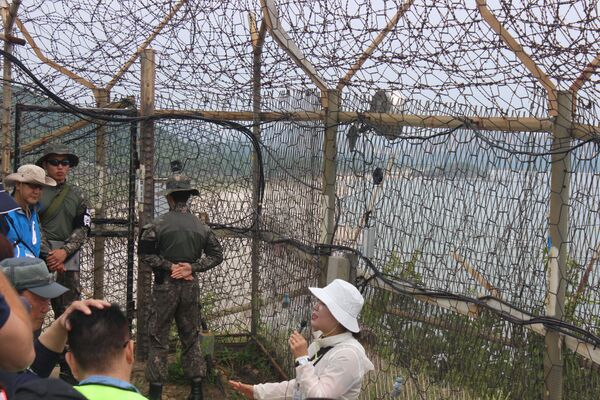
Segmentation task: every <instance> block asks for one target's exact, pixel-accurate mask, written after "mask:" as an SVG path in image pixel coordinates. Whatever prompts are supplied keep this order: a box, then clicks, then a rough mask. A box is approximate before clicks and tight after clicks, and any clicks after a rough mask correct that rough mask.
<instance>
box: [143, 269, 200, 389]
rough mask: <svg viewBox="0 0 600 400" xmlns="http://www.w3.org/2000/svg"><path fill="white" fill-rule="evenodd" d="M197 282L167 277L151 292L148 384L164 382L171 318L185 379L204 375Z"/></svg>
mask: <svg viewBox="0 0 600 400" xmlns="http://www.w3.org/2000/svg"><path fill="white" fill-rule="evenodd" d="M199 295H200V287H199V285H198V280H197V278H196V277H194V280H193V281H186V280H183V279H172V278H170V277H166V278H165V280H164V282H163V283H161V284H155V285H154V287H153V289H152V308H151V311H150V318H149V323H148V326H149V329H150V332H149V333H150V335H149V337H150V354H149V357H148V363H147V365H146V378H147V379H148V381H149V382H160V383H162V382H166V379H167V356H168V353H169V332H170V329H171V324H172V322H173V319H175V323H176V325H177V332H178V334H179V340H180V342H181V347H182V351H181V364H182V366H183V371H184V374H185V376H186V378H189V379H192V378H200V377H204V376H205V375H206V362H205V360H204V357H203V356H202V352H201V349H200V305H199V299H198V296H199Z"/></svg>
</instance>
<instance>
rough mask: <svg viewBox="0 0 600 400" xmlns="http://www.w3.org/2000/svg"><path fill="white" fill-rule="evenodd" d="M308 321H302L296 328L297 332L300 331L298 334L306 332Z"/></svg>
mask: <svg viewBox="0 0 600 400" xmlns="http://www.w3.org/2000/svg"><path fill="white" fill-rule="evenodd" d="M306 324H307V322H306V320H305V319H303V320H302V321H300V323H299V324H298V326H297V327H296V331H298V333H302V331H303V330H304V328H306Z"/></svg>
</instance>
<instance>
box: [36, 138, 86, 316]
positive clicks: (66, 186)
mask: <svg viewBox="0 0 600 400" xmlns="http://www.w3.org/2000/svg"><path fill="white" fill-rule="evenodd" d="M36 164H37V165H38V166H40V167H42V168H44V169H45V170H46V173H47V175H48V176H49V177H51V178H52V179H54V180H55V181H56V183H57V185H56V186H55V187H50V188H47V189H46V190H44V191H43V192H42V197H41V199H40V212H39V214H40V224H41V227H42V248H41V258H43V259H45V261H46V264H47V265H48V269H50V271H52V272H56V273H57V276H56V281H57V282H58V283H60V284H61V285H63V286H65V287H67V288H68V289H69V291H68V292H66V293H65V294H64V295H62V296H60V297H58V298H56V299H53V300H52V309H53V310H54V318H58V317H59V316H60V315H61V314H62V313H63V312H64V311H65V309H66V308H67V307H68V306H69V304H71V303H72V302H73V301H75V300H79V299H80V297H81V286H80V281H79V249H80V248H81V246H82V245H83V244H84V243H85V241H86V240H87V237H88V233H89V231H90V223H91V218H90V211H89V208H88V205H87V202H86V200H85V197H84V196H83V194H82V193H81V190H80V189H79V188H78V187H77V186H75V185H73V184H71V183H68V182H67V177H68V175H69V172H70V171H71V168H74V167H76V166H77V164H79V157H77V156H76V155H75V154H73V153H72V152H70V151H69V148H68V147H67V146H65V145H62V144H56V145H50V146H48V147H47V148H46V149H45V150H44V154H43V155H42V157H40V159H39V160H38V161H37V163H36Z"/></svg>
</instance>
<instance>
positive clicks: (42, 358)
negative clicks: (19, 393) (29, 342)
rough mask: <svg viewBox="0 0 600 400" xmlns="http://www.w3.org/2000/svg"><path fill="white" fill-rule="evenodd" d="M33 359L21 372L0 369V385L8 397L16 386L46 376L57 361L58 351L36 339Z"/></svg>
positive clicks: (12, 393)
mask: <svg viewBox="0 0 600 400" xmlns="http://www.w3.org/2000/svg"><path fill="white" fill-rule="evenodd" d="M33 347H34V349H35V359H34V360H33V364H31V367H29V368H28V369H26V370H25V371H22V372H4V371H0V386H2V387H3V388H4V389H5V390H6V394H7V395H8V398H9V399H12V398H13V396H14V394H15V391H16V390H17V388H19V387H20V386H22V385H23V384H25V383H27V382H31V381H33V380H37V379H40V378H47V377H49V376H50V374H51V373H52V370H53V369H54V367H55V366H56V364H57V363H58V359H59V357H60V353H55V352H53V351H52V350H50V349H48V348H46V347H44V345H43V344H41V343H40V341H39V340H38V339H35V340H34V341H33Z"/></svg>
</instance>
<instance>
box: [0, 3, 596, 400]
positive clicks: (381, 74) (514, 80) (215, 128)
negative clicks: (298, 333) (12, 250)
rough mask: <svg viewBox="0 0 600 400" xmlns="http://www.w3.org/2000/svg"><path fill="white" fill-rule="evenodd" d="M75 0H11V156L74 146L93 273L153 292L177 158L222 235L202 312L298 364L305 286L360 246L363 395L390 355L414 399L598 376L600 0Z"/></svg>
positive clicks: (377, 389)
mask: <svg viewBox="0 0 600 400" xmlns="http://www.w3.org/2000/svg"><path fill="white" fill-rule="evenodd" d="M13 3H20V2H14V1H13ZM75 3H76V4H77V7H73V6H72V4H74V3H73V2H66V1H64V0H56V1H43V2H42V1H41V0H39V1H34V2H28V3H27V4H23V5H21V7H20V8H19V10H18V13H17V16H18V17H17V19H16V20H15V24H16V27H17V29H16V30H15V35H16V36H21V37H23V38H25V39H26V41H27V44H26V46H24V47H16V46H15V49H14V54H15V55H16V56H17V59H16V60H13V63H14V65H15V67H16V68H14V70H13V75H12V76H7V75H6V73H5V82H6V83H5V86H4V93H7V90H10V89H12V91H13V97H14V99H13V104H16V103H19V104H22V105H21V106H18V107H17V106H15V107H14V108H13V110H12V111H16V113H11V114H10V115H11V116H12V119H11V120H9V121H6V119H5V120H4V126H5V127H6V126H12V127H11V129H10V132H9V133H10V134H9V135H8V136H9V137H14V138H15V141H14V142H13V144H16V147H14V148H12V147H11V148H10V149H9V148H7V144H6V141H5V146H4V152H3V154H4V158H5V159H6V154H7V150H12V151H13V155H14V159H16V160H18V162H26V161H32V160H34V159H35V158H36V156H37V155H39V153H40V151H41V149H42V147H43V146H44V145H45V144H46V143H48V142H53V141H63V142H67V143H68V144H69V145H71V146H72V147H74V148H75V149H76V151H77V152H78V154H79V155H80V157H81V159H82V163H81V165H80V166H79V167H78V168H77V169H75V170H74V171H73V180H74V181H75V183H77V184H79V185H80V186H82V187H83V188H84V189H85V191H86V194H87V195H88V197H89V199H90V201H91V203H92V205H93V206H94V209H95V211H94V212H95V214H94V219H95V220H94V230H93V231H94V232H95V234H94V236H93V237H92V238H90V240H89V241H88V244H87V245H86V249H85V257H84V269H85V275H84V284H85V288H86V291H87V293H89V294H95V295H104V296H106V297H108V298H109V299H111V300H117V301H119V302H121V303H122V304H126V305H127V306H128V308H129V310H130V312H131V315H132V317H136V316H139V315H141V314H140V311H143V310H142V309H140V304H135V303H134V299H137V298H140V297H139V296H140V293H136V289H137V288H138V287H139V286H137V282H136V278H137V276H136V273H137V272H138V269H137V268H138V265H137V258H136V257H135V238H136V228H139V226H137V225H139V221H140V220H139V219H137V220H136V219H135V218H136V215H138V214H139V215H141V213H142V212H143V210H142V209H141V207H142V204H144V205H147V204H148V201H151V202H152V201H153V202H154V207H153V210H152V211H153V215H154V216H156V215H159V214H161V213H162V212H164V211H166V209H167V204H166V202H165V201H164V200H163V199H162V198H161V197H160V196H158V195H157V194H158V192H159V191H160V190H161V189H162V186H163V182H164V178H165V177H166V176H167V175H168V174H169V173H170V162H171V161H174V160H180V161H181V162H182V165H183V166H184V172H185V173H186V174H188V175H190V176H191V177H192V179H193V181H194V183H195V185H196V186H197V187H198V189H199V190H200V192H201V196H199V198H198V199H197V200H195V201H194V202H193V203H192V209H193V211H194V213H197V214H199V215H202V216H203V217H205V216H206V217H207V218H208V220H209V222H210V223H211V226H212V227H213V229H215V231H216V232H217V234H218V235H219V236H220V238H221V241H222V243H223V246H224V250H225V261H224V263H223V264H222V265H220V266H219V267H217V268H215V269H214V270H212V271H210V272H208V273H205V274H203V275H202V276H201V287H202V302H203V310H202V313H203V315H204V318H205V320H206V321H207V323H208V325H209V327H210V328H211V329H212V330H213V331H214V332H216V333H218V334H221V335H226V336H236V335H240V336H244V337H250V336H252V337H254V338H256V339H257V340H258V341H259V342H260V343H261V346H263V347H264V348H265V350H266V351H267V352H268V353H269V354H273V355H274V356H275V359H276V361H277V362H278V363H279V364H280V365H281V370H282V372H283V373H287V374H288V375H291V376H293V369H292V365H291V356H290V354H289V350H288V349H287V344H286V343H287V340H286V338H287V336H288V334H289V332H290V329H292V328H294V327H296V326H297V325H298V323H299V322H300V321H301V320H305V319H307V318H308V317H309V315H310V299H309V295H308V291H307V290H306V288H307V287H308V286H315V285H322V284H323V283H324V282H325V278H326V275H327V273H328V271H329V272H330V273H331V271H332V268H331V267H330V268H328V267H327V266H328V264H329V265H330V266H331V265H332V261H333V260H334V259H335V260H336V262H337V261H339V260H340V259H343V260H345V262H347V263H342V264H343V265H349V266H350V268H349V270H350V273H349V275H350V279H351V280H352V281H353V282H354V283H356V284H357V285H358V287H359V288H360V289H361V290H362V292H363V294H364V296H365V299H366V303H365V307H364V309H363V313H362V318H361V322H362V324H363V331H362V337H361V341H362V342H363V344H364V345H365V348H366V349H367V351H368V353H369V356H370V358H371V359H372V360H373V362H374V364H375V365H376V370H375V371H374V372H372V373H370V374H369V375H368V376H367V378H366V380H365V385H364V390H363V394H362V398H365V399H376V398H389V397H390V396H391V395H392V389H393V387H394V381H395V380H396V378H402V381H403V382H404V384H403V385H402V386H401V388H400V389H399V394H398V396H399V398H406V399H413V398H414V399H428V398H432V399H433V398H435V399H480V398H482V399H525V398H526V399H536V398H542V397H543V398H552V399H557V398H582V399H587V398H594V397H596V396H595V394H596V393H597V392H598V390H599V389H600V388H599V387H598V386H599V384H600V382H599V378H600V376H599V375H598V370H599V368H598V366H599V365H600V353H598V350H597V346H598V345H599V344H600V338H599V335H598V317H599V315H600V309H599V308H598V304H599V301H598V300H599V299H598V298H597V297H598V285H599V283H600V279H599V275H598V273H597V272H596V266H597V262H598V258H600V247H599V245H598V243H599V242H600V229H599V226H600V225H599V223H598V211H599V210H598V204H600V202H599V200H600V199H599V198H598V196H599V194H598V193H599V190H598V178H599V174H600V166H599V165H598V163H599V161H598V159H599V158H598V134H599V133H600V126H599V125H600V119H599V117H598V115H599V114H598V111H599V109H598V104H599V101H600V91H599V90H600V89H599V88H600V85H598V73H597V67H598V64H599V62H598V60H599V58H598V57H599V56H598V54H600V47H599V46H600V45H599V43H600V42H599V41H598V40H597V39H598V32H599V30H600V26H599V23H598V21H599V18H598V7H597V4H596V2H594V1H572V2H567V3H565V2H547V3H544V4H540V5H532V4H517V3H514V2H505V1H500V2H496V3H494V4H489V5H488V4H487V3H486V2H485V1H483V0H477V1H476V2H475V3H474V4H470V3H467V4H463V2H456V1H439V2H435V3H431V2H417V1H405V2H401V1H356V2H344V1H325V0H323V1H311V2H297V1H293V2H292V1H278V2H277V3H275V2H274V1H271V0H263V1H261V2H247V1H225V2H187V1H176V2H175V1H173V2H163V3H160V4H152V5H150V4H141V3H139V2H128V1H125V2H110V1H109V2H85V1H77V2H75ZM100 16H102V17H100ZM149 46H151V47H152V48H153V49H154V50H155V52H156V61H155V63H154V74H155V75H154V77H155V80H154V81H153V82H152V83H153V84H154V87H155V92H154V94H153V99H154V104H155V106H156V110H155V112H154V113H153V114H152V113H151V121H152V123H153V133H154V141H153V142H152V144H153V146H152V147H153V148H154V152H153V154H152V155H151V157H150V158H151V159H152V165H144V162H143V161H142V160H143V159H144V156H148V154H146V155H144V154H143V152H144V150H143V149H145V148H146V147H145V146H146V145H148V143H146V142H144V139H140V140H139V141H138V139H137V137H138V134H137V131H138V129H139V130H140V135H139V136H140V137H142V135H141V132H142V131H143V130H144V129H146V128H145V127H144V123H145V122H148V121H150V119H148V118H149V117H148V116H147V115H143V114H142V115H140V112H141V109H142V108H143V104H141V103H142V102H143V101H144V99H143V98H142V97H143V96H139V98H138V99H131V96H134V97H135V96H138V93H139V92H140V86H142V87H145V88H147V86H148V84H147V83H148V82H147V81H144V78H143V74H142V73H141V68H140V67H139V62H138V57H139V56H140V54H141V52H142V51H144V50H145V49H147V48H148V47H149ZM19 60H20V61H21V62H23V65H19ZM5 62H6V59H5ZM23 67H25V68H23ZM27 70H29V71H30V74H27V73H26V71H27ZM34 78H35V79H38V82H35V81H34ZM10 80H13V81H16V82H18V83H20V84H21V85H20V86H15V85H13V86H10V85H9V86H6V84H7V83H8V82H9V81H10ZM144 85H146V86H144ZM44 86H46V88H45V87H44ZM47 89H48V90H47ZM54 95H56V97H54ZM120 98H122V99H123V100H118V99H120ZM111 99H112V101H111ZM115 99H117V100H115ZM7 104H8V103H6V102H5V103H4V108H5V113H4V115H5V116H6V115H8V114H7V112H8V111H9V110H7V109H6V108H7ZM34 105H35V107H34ZM74 105H76V106H74ZM86 106H87V107H92V106H93V107H100V109H101V112H100V111H98V110H97V111H93V112H92V111H90V110H87V109H85V108H84V107H86ZM112 109H125V110H120V111H111V110H112ZM138 109H140V110H138ZM67 111H68V112H67ZM96 112H100V114H101V115H99V114H94V113H96ZM100 117H102V118H100ZM140 122H142V123H140ZM15 132H16V135H15ZM4 137H7V133H6V128H5V132H4ZM138 142H139V143H138ZM257 146H258V147H257ZM257 149H258V150H259V151H258V152H257ZM136 151H137V152H139V153H140V156H139V157H138V155H137V153H136ZM140 163H141V165H140ZM261 170H262V172H263V175H261V173H260V171H261ZM147 176H151V177H153V180H154V186H153V187H152V188H151V190H150V192H151V193H153V194H154V196H152V199H150V200H149V199H148V198H144V196H143V190H142V186H143V183H144V177H147ZM136 188H137V190H136ZM146 211H147V210H146ZM136 224H137V225H136ZM328 261H330V262H329V263H328ZM132 266H133V269H132ZM142 286H143V285H142ZM149 290H150V287H144V288H143V289H142V291H143V292H144V293H145V292H146V291H149ZM144 293H141V294H142V295H143V294H144ZM134 306H137V307H134ZM143 306H144V307H147V305H143ZM137 322H139V321H134V325H135V324H136V323H137Z"/></svg>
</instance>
